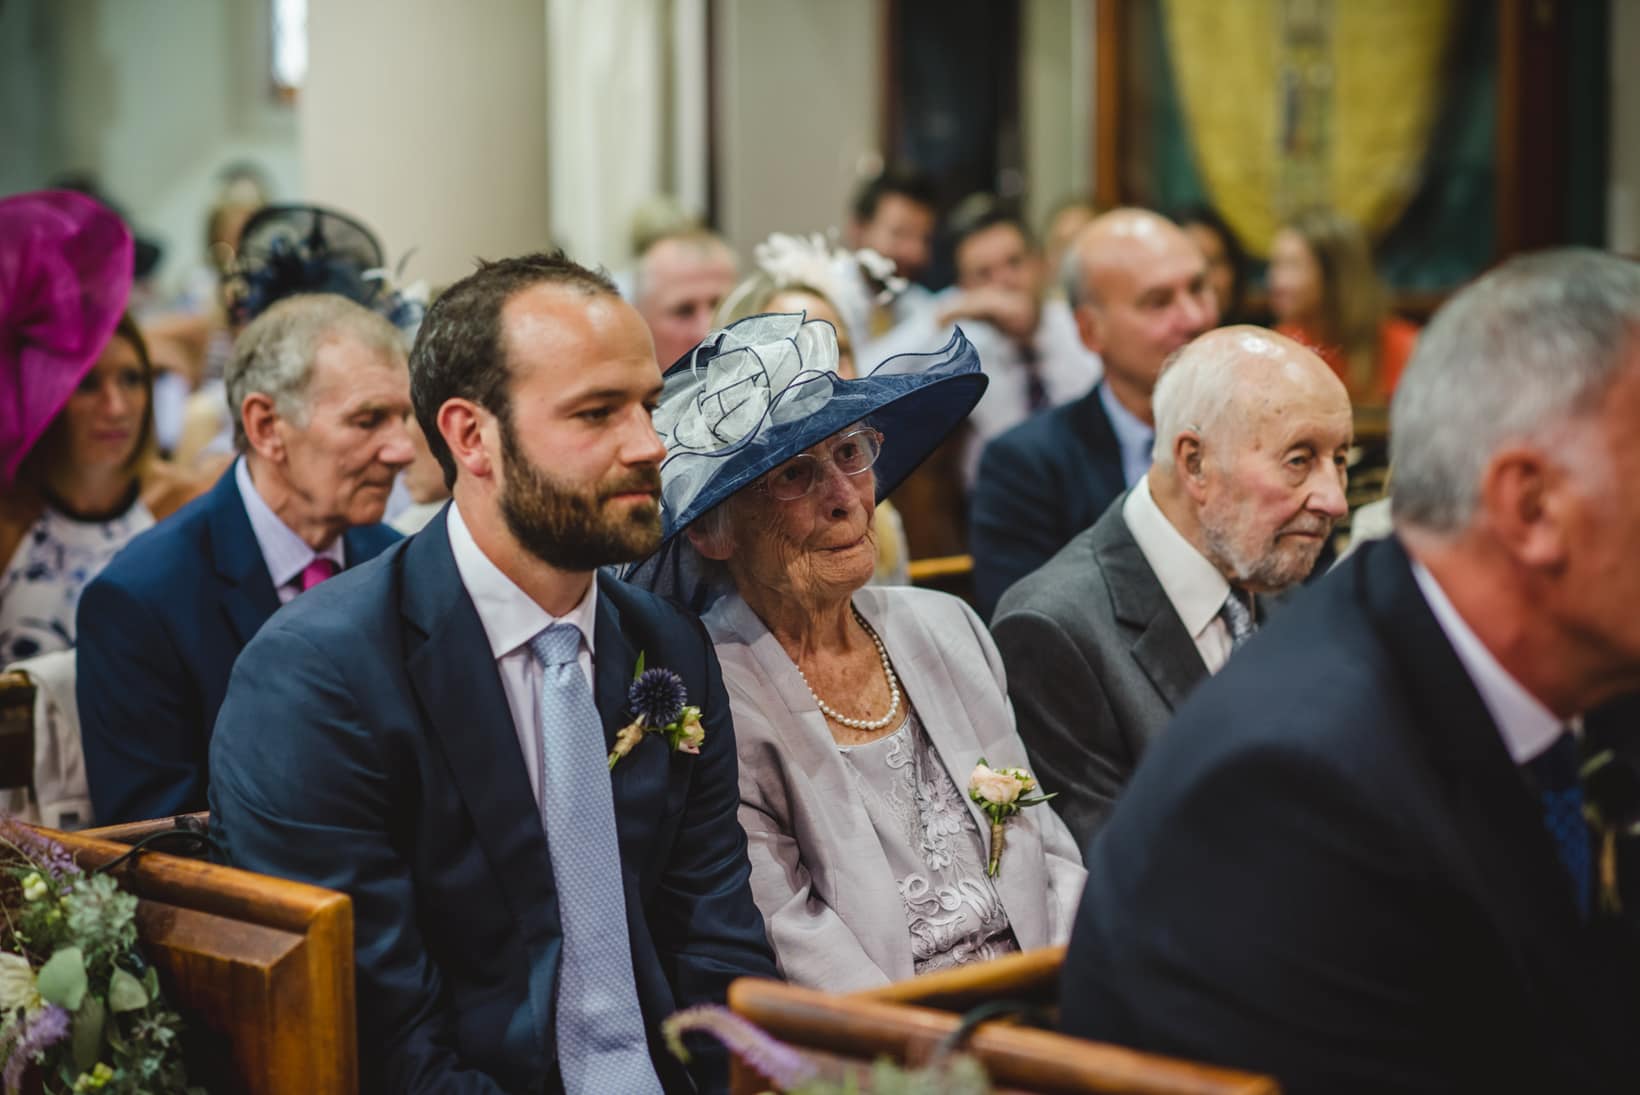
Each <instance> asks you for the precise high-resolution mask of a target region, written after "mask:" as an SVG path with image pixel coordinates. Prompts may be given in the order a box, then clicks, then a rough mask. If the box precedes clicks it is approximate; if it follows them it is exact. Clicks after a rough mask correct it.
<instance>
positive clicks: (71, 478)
mask: <svg viewBox="0 0 1640 1095" xmlns="http://www.w3.org/2000/svg"><path fill="white" fill-rule="evenodd" d="M131 256H132V239H131V233H130V231H129V230H128V229H127V228H126V226H125V225H124V224H123V223H121V221H120V220H119V218H118V217H117V216H116V215H115V214H114V213H113V212H112V211H110V210H109V209H107V208H105V207H104V206H102V205H99V204H98V203H96V202H95V201H93V200H92V199H90V198H87V197H85V196H83V195H81V194H77V193H69V192H66V191H51V190H48V191H38V192H35V193H29V194H20V195H17V196H15V197H11V198H5V199H0V666H5V665H9V664H10V663H12V662H15V661H19V660H21V659H24V658H32V657H34V656H36V655H39V654H46V653H50V652H52V651H57V650H67V649H69V648H71V647H73V646H74V641H75V627H74V612H75V608H76V606H77V605H78V604H79V600H80V594H81V591H82V590H83V589H84V588H85V584H86V583H87V582H88V581H90V580H91V578H92V577H93V576H95V575H96V574H97V572H98V571H100V570H102V568H103V567H104V566H105V565H107V563H108V561H109V560H110V559H112V558H113V557H114V554H115V553H116V552H118V551H119V550H120V549H121V548H122V547H124V546H125V544H126V543H127V542H128V541H129V540H130V539H131V538H132V537H133V536H135V535H136V534H137V533H139V532H141V531H142V530H143V529H145V528H148V527H149V526H150V525H152V524H153V523H154V521H155V520H156V519H158V518H161V517H164V516H166V515H167V514H169V513H170V512H171V511H172V510H174V509H176V508H177V507H178V506H180V505H181V504H182V503H183V502H185V501H187V499H188V498H189V497H191V495H192V494H193V493H195V492H197V489H198V487H197V486H196V485H195V484H193V483H191V482H189V481H188V480H187V479H186V477H183V476H179V475H177V474H176V473H175V472H174V471H173V470H172V469H170V468H169V467H167V466H165V465H164V464H163V463H162V462H160V461H158V460H157V459H155V457H154V453H153V445H152V437H153V415H152V396H151V393H152V385H153V369H152V366H151V365H150V363H149V361H148V353H147V349H146V347H145V346H144V344H143V339H142V335H141V334H140V333H139V332H138V330H137V326H136V324H135V322H133V321H132V319H131V317H130V315H129V314H128V313H126V312H125V307H126V301H127V294H128V292H129V291H130V287H131V262H132V258H131Z"/></svg>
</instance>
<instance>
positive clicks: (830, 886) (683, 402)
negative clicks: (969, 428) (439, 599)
mask: <svg viewBox="0 0 1640 1095" xmlns="http://www.w3.org/2000/svg"><path fill="white" fill-rule="evenodd" d="M837 365H838V349H837V341H836V336H835V333H834V330H833V328H832V326H831V325H830V324H827V323H821V322H818V321H814V320H809V321H807V322H805V321H804V320H803V318H802V317H801V316H798V315H765V316H756V317H753V318H751V319H745V320H741V321H740V322H739V323H737V324H735V325H733V326H732V327H730V328H728V329H727V330H725V331H719V332H715V333H713V334H712V335H711V336H710V337H709V338H708V339H707V341H706V343H705V344H704V345H703V346H702V347H701V348H700V350H699V351H697V352H696V353H695V355H694V357H693V358H692V359H690V360H688V361H686V362H684V363H681V364H680V365H679V366H678V367H677V368H676V369H674V370H673V371H672V372H671V373H670V374H669V375H668V377H667V382H666V389H665V392H664V394H663V395H662V398H661V405H660V407H659V409H658V410H657V411H656V415H655V421H656V428H657V429H659V430H660V431H661V434H662V437H663V438H664V439H665V440H666V442H667V458H666V462H665V463H664V464H663V465H662V468H661V481H662V497H663V500H664V508H663V513H664V516H665V537H666V538H665V540H664V541H663V548H662V551H661V554H660V556H659V557H658V558H657V559H654V560H651V561H650V562H649V563H648V564H646V565H645V567H642V568H640V569H639V574H640V575H642V576H644V577H645V578H646V579H647V580H652V581H654V582H655V583H656V585H657V586H658V587H661V588H670V589H671V590H672V591H673V592H675V593H677V594H678V595H679V596H680V597H681V599H683V600H685V601H687V602H690V603H708V602H710V600H711V598H712V595H714V594H716V595H718V596H717V600H716V603H715V604H712V606H711V609H710V611H709V612H707V614H706V616H705V621H706V627H707V630H708V631H709V632H710V634H711V636H712V641H713V643H714V644H715V645H716V647H717V655H718V658H719V659H720V661H721V662H722V663H723V679H724V683H725V685H727V687H728V693H729V702H730V706H731V709H732V711H733V713H734V720H735V733H736V739H737V742H738V744H739V749H740V823H741V825H742V826H744V827H745V830H746V832H747V835H748V836H749V837H750V840H751V845H750V855H751V862H752V893H753V895H754V896H755V897H756V899H757V905H758V908H759V909H761V910H762V912H763V916H764V919H765V921H766V923H767V925H768V933H769V942H770V944H771V945H772V946H773V948H774V954H775V960H776V961H777V962H778V963H779V966H780V970H781V973H782V974H783V975H784V976H785V977H787V978H789V979H790V980H792V981H794V982H797V983H799V984H803V985H809V986H813V987H817V988H823V989H833V990H845V989H857V988H864V987H866V986H870V985H881V984H886V983H887V982H889V981H897V980H901V979H903V978H907V977H911V976H913V975H914V974H920V973H926V972H929V971H932V970H938V969H945V968H949V967H953V966H958V965H962V964H964V963H967V962H973V961H979V960H981V959H984V958H989V957H993V956H995V955H999V954H1003V953H1006V952H1009V951H1013V950H1016V949H1029V948H1033V947H1043V946H1048V945H1050V944H1053V943H1056V942H1058V941H1060V940H1061V939H1063V938H1065V935H1066V929H1067V926H1068V921H1067V918H1068V917H1069V916H1070V913H1071V910H1072V909H1073V908H1074V907H1075V904H1076V901H1077V895H1078V894H1079V892H1080V890H1081V887H1082V880H1083V871H1082V866H1081V860H1080V857H1079V856H1078V854H1077V850H1076V846H1075V844H1074V842H1073V841H1072V840H1071V836H1070V833H1069V832H1067V831H1066V829H1065V826H1064V824H1063V823H1062V822H1061V821H1060V820H1059V818H1058V815H1056V814H1054V813H1053V812H1052V810H1048V809H1024V810H1022V811H1020V812H1019V813H1018V814H1017V815H1016V816H1014V817H1012V818H1011V819H1009V820H1008V821H1007V822H1006V824H1005V826H1004V828H1003V829H1002V831H1001V835H1000V836H999V835H997V832H996V831H994V830H993V828H992V826H991V823H990V819H989V818H988V817H987V815H986V814H985V813H984V812H983V811H982V810H981V808H980V807H979V805H978V804H977V803H976V802H974V801H973V800H972V799H971V798H970V795H969V789H970V785H971V783H972V782H973V780H974V777H975V776H976V774H979V775H982V776H983V773H978V772H977V767H976V766H978V765H979V764H980V763H981V761H982V760H983V761H985V762H986V763H987V764H988V765H990V766H993V767H995V768H1006V767H1014V766H1021V767H1022V766H1023V765H1024V764H1025V750H1024V747H1023V746H1022V745H1021V744H1020V741H1019V737H1018V735H1017V734H1015V733H1014V720H1013V711H1012V708H1011V707H1010V705H1009V700H1008V692H1007V688H1006V682H1005V681H1004V679H1003V671H1002V662H1001V659H1000V658H998V656H997V652H996V648H995V647H994V646H993V645H992V644H991V640H990V637H989V636H988V635H987V634H986V632H985V627H984V625H982V624H981V623H980V621H979V618H978V617H977V616H975V615H974V613H973V610H972V609H970V608H969V607H968V606H967V605H966V604H964V603H963V602H962V601H960V600H958V599H956V598H954V597H950V596H948V595H946V594H942V593H937V592H934V591H931V590H921V589H913V588H909V587H876V586H868V585H867V583H868V582H869V581H870V580H871V576H872V568H873V565H874V559H875V546H874V540H875V536H876V533H875V530H874V528H873V513H874V510H875V505H876V502H877V501H878V500H879V499H880V498H881V497H883V496H885V495H886V494H888V493H889V492H890V491H892V490H893V488H894V487H895V485H896V484H898V483H899V482H900V481H901V480H902V479H903V478H904V477H905V476H906V475H907V474H908V473H909V472H910V471H911V470H912V469H913V468H914V467H916V465H917V464H918V463H919V462H920V461H922V459H923V458H924V457H925V456H927V454H928V453H929V452H930V451H931V450H932V449H933V448H934V446H936V445H937V444H938V443H939V441H940V439H941V438H942V437H944V436H945V435H946V434H947V433H949V432H950V431H951V430H953V429H955V428H956V426H957V424H958V423H959V422H961V421H962V418H963V416H964V415H965V414H966V413H967V411H968V410H969V408H970V407H972V406H973V404H974V402H975V401H976V400H977V399H978V398H979V396H980V394H981V392H982V391H983V390H984V386H985V378H984V376H983V374H981V372H980V369H979V362H978V360H977V359H976V357H975V356H974V353H973V350H972V348H971V347H970V346H969V345H968V344H967V343H966V342H965V341H964V340H962V339H961V337H960V336H958V337H957V338H953V339H952V341H951V342H950V343H949V344H948V345H947V346H946V347H945V348H944V349H943V350H942V351H941V352H939V353H937V354H928V355H920V356H917V357H901V358H897V359H894V360H892V361H890V362H889V363H887V364H886V365H885V366H883V367H882V368H879V369H878V370H877V371H875V372H873V373H871V374H869V375H866V376H863V377H860V378H858V379H855V380H844V379H842V377H841V376H840V375H839V373H838V371H837ZM728 392H735V393H739V396H740V398H739V399H738V400H736V401H730V400H726V399H724V398H722V396H724V395H725V394H726V393H728ZM691 585H694V586H695V588H694V589H692V590H691V589H689V588H686V587H689V586H691ZM1004 778H1007V777H1004ZM982 783H983V780H982ZM1008 786H1009V788H1010V789H1011V790H1012V791H1013V793H1014V794H1015V795H1020V794H1021V793H1022V791H1021V785H1018V784H1017V782H1009V784H1008ZM1025 797H1030V796H1029V795H1028V793H1026V794H1025ZM993 866H994V867H996V868H997V869H996V870H991V869H990V868H991V867H993Z"/></svg>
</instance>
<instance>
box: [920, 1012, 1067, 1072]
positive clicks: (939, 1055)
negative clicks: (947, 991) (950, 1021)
mask: <svg viewBox="0 0 1640 1095" xmlns="http://www.w3.org/2000/svg"><path fill="white" fill-rule="evenodd" d="M1012 1016H1019V1017H1020V1018H1022V1019H1024V1020H1025V1021H1026V1022H1027V1023H1029V1024H1031V1025H1032V1026H1035V1027H1048V1026H1051V1025H1052V1024H1051V1023H1050V1021H1049V1018H1048V1013H1047V1012H1046V1011H1044V1010H1042V1008H1040V1007H1038V1006H1037V1005H1036V1004H1027V1003H1025V1002H1024V1001H1022V1000H992V1001H991V1002H989V1003H986V1004H981V1005H980V1006H979V1007H977V1008H972V1009H970V1010H969V1011H966V1012H964V1013H963V1016H962V1023H961V1025H959V1026H958V1027H957V1029H956V1030H953V1031H952V1032H951V1033H950V1034H947V1035H946V1036H945V1037H944V1038H941V1039H940V1043H939V1045H937V1046H935V1047H934V1055H933V1059H934V1060H936V1061H937V1060H941V1059H943V1058H944V1057H946V1056H947V1055H948V1054H952V1053H960V1052H962V1049H963V1047H965V1046H966V1045H967V1044H968V1040H969V1039H970V1038H972V1037H973V1036H974V1032H975V1031H976V1030H978V1029H979V1028H980V1026H981V1025H982V1024H984V1023H988V1022H990V1021H991V1020H993V1019H1003V1018H1009V1017H1012Z"/></svg>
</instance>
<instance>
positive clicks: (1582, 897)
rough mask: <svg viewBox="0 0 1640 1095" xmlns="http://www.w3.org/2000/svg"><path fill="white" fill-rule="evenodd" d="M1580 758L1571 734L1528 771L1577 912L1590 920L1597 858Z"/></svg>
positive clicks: (1552, 747) (1540, 756) (1536, 759)
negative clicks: (1586, 814)
mask: <svg viewBox="0 0 1640 1095" xmlns="http://www.w3.org/2000/svg"><path fill="white" fill-rule="evenodd" d="M1578 755H1579V751H1578V747H1577V737H1576V736H1575V735H1574V734H1573V733H1572V732H1571V731H1570V730H1567V731H1565V732H1563V733H1562V734H1561V735H1560V737H1558V738H1556V739H1555V743H1554V744H1553V745H1551V746H1549V748H1548V749H1546V750H1544V752H1543V753H1541V754H1539V755H1538V756H1537V757H1536V758H1535V759H1534V760H1532V761H1531V762H1530V764H1529V765H1528V767H1529V768H1531V770H1532V778H1533V779H1534V780H1536V781H1537V788H1538V799H1539V801H1540V803H1541V804H1542V806H1543V824H1544V826H1545V827H1546V828H1547V829H1548V830H1549V836H1550V837H1551V838H1552V839H1553V840H1554V842H1555V851H1556V852H1557V853H1558V854H1559V856H1560V865H1561V866H1562V867H1565V868H1566V873H1567V874H1568V875H1569V876H1571V883H1572V892H1573V896H1574V897H1576V899H1577V911H1578V912H1579V913H1580V914H1582V916H1583V919H1585V920H1587V919H1588V918H1589V885H1590V881H1591V879H1592V877H1593V856H1592V854H1591V852H1590V849H1589V830H1588V827H1587V825H1586V824H1585V823H1584V821H1583V783H1582V780H1581V779H1580V778H1579V777H1580V773H1579V770H1578V769H1579V763H1578Z"/></svg>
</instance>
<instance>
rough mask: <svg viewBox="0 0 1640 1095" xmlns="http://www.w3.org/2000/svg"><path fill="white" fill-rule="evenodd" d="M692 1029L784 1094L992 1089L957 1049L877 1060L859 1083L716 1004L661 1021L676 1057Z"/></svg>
mask: <svg viewBox="0 0 1640 1095" xmlns="http://www.w3.org/2000/svg"><path fill="white" fill-rule="evenodd" d="M692 1032H700V1033H702V1034H709V1035H711V1036H712V1037H713V1038H715V1039H717V1041H718V1042H720V1043H721V1044H722V1045H723V1047H724V1048H725V1049H727V1050H728V1051H729V1052H730V1053H733V1054H734V1055H735V1056H736V1057H738V1058H740V1060H742V1061H744V1062H745V1063H746V1064H748V1065H750V1066H751V1067H752V1068H754V1069H756V1070H757V1071H758V1072H759V1073H760V1074H761V1075H763V1076H764V1077H765V1078H766V1079H768V1080H769V1081H770V1082H771V1083H773V1084H774V1085H775V1088H776V1089H777V1090H779V1091H782V1092H785V1093H787V1095H863V1093H865V1092H871V1093H872V1095H990V1091H991V1082H990V1079H989V1078H988V1077H987V1076H986V1075H985V1069H984V1068H982V1067H981V1066H980V1063H979V1062H978V1061H976V1060H974V1059H973V1058H972V1057H969V1056H967V1055H965V1054H961V1053H957V1054H948V1055H936V1056H935V1058H934V1060H932V1061H930V1062H929V1063H928V1064H927V1065H926V1066H924V1067H922V1068H917V1069H905V1068H901V1067H900V1066H899V1065H896V1064H894V1063H893V1062H892V1061H889V1060H886V1059H885V1060H880V1061H878V1062H877V1063H876V1064H874V1065H872V1066H871V1073H870V1079H869V1080H868V1081H867V1082H866V1083H865V1084H863V1085H862V1084H861V1083H860V1081H859V1078H858V1077H850V1078H848V1079H847V1080H844V1081H841V1082H839V1081H834V1080H827V1079H824V1078H823V1077H822V1076H821V1075H820V1070H819V1068H818V1067H817V1066H816V1065H815V1063H814V1062H813V1061H811V1060H809V1059H808V1058H807V1057H805V1056H803V1055H802V1054H801V1053H799V1052H798V1051H797V1050H795V1049H793V1048H792V1047H791V1046H788V1045H786V1044H785V1043H784V1042H781V1041H780V1040H778V1039H776V1038H771V1037H770V1036H769V1035H768V1034H765V1033H764V1032H763V1031H762V1030H760V1029H758V1028H757V1027H756V1026H754V1025H753V1024H751V1023H749V1022H747V1021H746V1020H745V1019H742V1018H741V1017H740V1016H738V1015H736V1014H735V1013H734V1012H732V1011H730V1010H729V1009H727V1008H723V1007H718V1006H716V1005H714V1004H703V1005H701V1006H699V1007H693V1008H685V1009H684V1010H683V1011H680V1012H677V1013H675V1014H674V1015H672V1016H671V1017H670V1018H669V1019H667V1020H666V1022H664V1023H662V1024H661V1033H662V1034H664V1035H665V1037H666V1046H667V1048H668V1049H670V1050H671V1051H672V1055H673V1056H674V1057H676V1058H677V1059H678V1060H680V1061H685V1062H687V1061H688V1060H689V1052H688V1050H686V1049H685V1048H684V1045H683V1036H684V1035H685V1034H689V1033H692Z"/></svg>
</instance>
